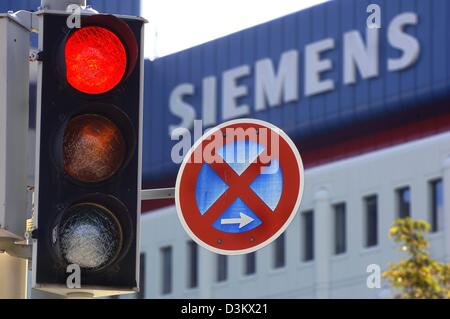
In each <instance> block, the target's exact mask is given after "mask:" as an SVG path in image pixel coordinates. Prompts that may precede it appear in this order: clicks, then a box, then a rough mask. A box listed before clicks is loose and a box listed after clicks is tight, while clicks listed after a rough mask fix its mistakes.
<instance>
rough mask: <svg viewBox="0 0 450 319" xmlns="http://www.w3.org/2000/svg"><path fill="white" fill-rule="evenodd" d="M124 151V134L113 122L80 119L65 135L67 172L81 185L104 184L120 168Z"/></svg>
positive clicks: (99, 118)
mask: <svg viewBox="0 0 450 319" xmlns="http://www.w3.org/2000/svg"><path fill="white" fill-rule="evenodd" d="M125 149H126V146H125V141H124V138H123V136H122V133H121V132H120V130H119V128H118V127H117V126H116V125H115V124H114V123H113V122H112V121H110V120H109V119H107V118H106V117H103V116H100V115H96V114H85V115H79V116H77V117H75V118H73V119H72V120H70V121H69V123H68V124H67V127H66V129H65V131H64V145H63V157H64V170H65V171H66V173H67V174H68V175H70V176H71V177H72V178H74V179H76V180H78V181H81V182H85V183H97V182H101V181H104V180H106V179H108V178H109V177H111V176H112V175H113V174H114V173H115V172H117V170H118V169H119V168H120V167H121V165H122V163H123V161H124V158H125Z"/></svg>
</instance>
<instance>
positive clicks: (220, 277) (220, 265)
mask: <svg viewBox="0 0 450 319" xmlns="http://www.w3.org/2000/svg"><path fill="white" fill-rule="evenodd" d="M227 277H228V259H227V256H225V255H217V277H216V280H217V282H222V281H226V280H227Z"/></svg>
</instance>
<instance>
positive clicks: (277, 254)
mask: <svg viewBox="0 0 450 319" xmlns="http://www.w3.org/2000/svg"><path fill="white" fill-rule="evenodd" d="M274 249H275V251H274V263H273V267H274V268H276V269H277V268H283V267H284V266H285V265H286V248H285V234H284V233H282V234H281V235H280V237H278V238H277V240H275V245H274Z"/></svg>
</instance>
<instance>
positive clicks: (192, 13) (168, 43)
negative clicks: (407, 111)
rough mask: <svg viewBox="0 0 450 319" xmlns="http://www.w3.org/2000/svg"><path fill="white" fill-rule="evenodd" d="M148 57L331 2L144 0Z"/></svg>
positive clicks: (304, 0) (308, 0)
mask: <svg viewBox="0 0 450 319" xmlns="http://www.w3.org/2000/svg"><path fill="white" fill-rule="evenodd" d="M141 1H142V12H141V14H142V16H143V17H145V18H146V19H148V20H149V23H148V25H147V27H146V30H145V32H146V40H145V42H146V48H145V56H146V57H148V58H151V59H154V58H155V57H162V56H165V55H168V54H171V53H174V52H178V51H181V50H184V49H187V48H190V47H193V46H195V45H198V44H201V43H205V42H208V41H210V40H213V39H217V38H220V37H222V36H225V35H227V34H230V33H233V32H236V31H239V30H242V29H246V28H249V27H251V26H254V25H257V24H260V23H264V22H267V21H270V20H273V19H275V18H278V17H281V16H284V15H287V14H289V13H292V12H296V11H299V10H302V9H305V8H308V7H311V6H313V5H316V4H319V3H322V2H325V1H327V0H187V1H186V0H141Z"/></svg>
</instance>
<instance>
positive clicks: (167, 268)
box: [161, 247, 172, 295]
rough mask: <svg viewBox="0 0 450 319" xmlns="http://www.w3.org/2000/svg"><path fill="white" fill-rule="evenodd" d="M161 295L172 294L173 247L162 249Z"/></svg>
mask: <svg viewBox="0 0 450 319" xmlns="http://www.w3.org/2000/svg"><path fill="white" fill-rule="evenodd" d="M161 272H162V273H161V279H162V281H161V282H162V285H161V293H162V294H163V295H167V294H170V293H171V292H172V247H164V248H161Z"/></svg>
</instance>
